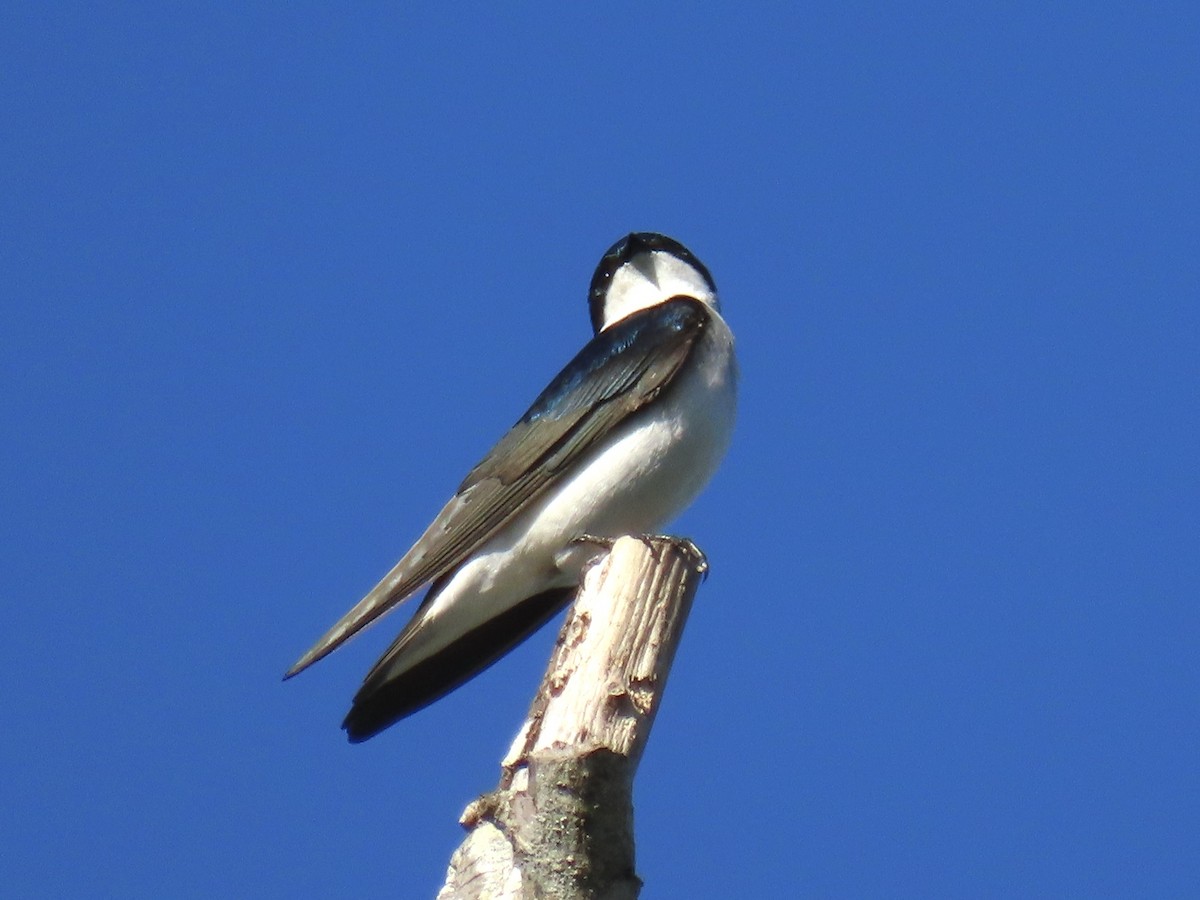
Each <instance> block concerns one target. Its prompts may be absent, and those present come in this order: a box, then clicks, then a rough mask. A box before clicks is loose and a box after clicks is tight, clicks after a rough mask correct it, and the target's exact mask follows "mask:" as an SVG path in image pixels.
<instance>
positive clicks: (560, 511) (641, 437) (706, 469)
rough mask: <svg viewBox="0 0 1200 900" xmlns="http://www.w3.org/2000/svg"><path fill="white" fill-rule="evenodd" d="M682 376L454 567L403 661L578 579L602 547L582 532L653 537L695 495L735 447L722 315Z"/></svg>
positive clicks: (733, 395)
mask: <svg viewBox="0 0 1200 900" xmlns="http://www.w3.org/2000/svg"><path fill="white" fill-rule="evenodd" d="M679 378H680V379H681V380H680V381H679V382H678V383H677V384H676V385H675V386H674V387H673V389H672V391H671V393H670V395H669V399H665V400H660V401H657V405H655V406H654V407H653V408H652V409H651V410H650V411H648V412H647V413H644V414H642V415H640V416H638V417H637V419H636V422H635V423H632V424H629V425H626V426H625V427H623V428H622V429H620V430H618V431H617V432H614V434H613V435H612V437H611V438H610V439H609V440H607V441H605V442H604V444H603V445H602V446H601V447H599V448H597V449H596V450H595V451H593V453H592V454H591V455H590V456H589V457H587V459H586V461H585V462H582V463H581V464H580V468H579V471H578V472H577V473H576V474H575V475H573V476H571V477H570V478H568V479H566V480H564V481H563V482H561V483H560V484H559V485H558V486H556V487H555V488H554V489H552V490H551V491H550V492H548V493H547V494H546V496H544V497H543V498H542V499H541V500H539V501H538V502H537V503H535V504H534V505H533V506H532V507H531V508H530V509H529V510H528V511H527V512H526V513H525V514H523V515H522V516H520V517H519V518H517V519H516V520H514V521H513V522H512V523H510V524H509V525H507V526H506V527H505V528H504V529H503V530H502V531H501V532H500V533H498V534H497V535H496V536H495V537H493V538H492V539H491V540H490V541H489V542H488V543H487V544H485V545H484V546H483V547H481V548H480V550H479V552H477V553H476V554H475V555H474V556H472V558H471V559H470V560H468V561H467V562H466V563H465V564H464V565H463V566H462V567H460V568H459V569H458V571H457V572H456V573H455V574H454V575H453V576H452V577H451V578H450V580H449V581H448V582H447V583H446V585H445V587H444V588H443V589H442V591H441V592H440V594H439V595H438V596H437V597H436V598H435V599H434V601H433V603H432V604H431V605H430V606H429V607H427V608H426V609H425V611H424V615H423V618H424V620H425V621H424V625H425V627H426V628H428V631H426V637H425V639H423V640H421V641H420V645H421V647H420V650H419V651H418V650H417V648H416V647H414V648H413V650H414V652H416V653H419V656H413V657H409V658H408V659H406V663H407V664H409V665H411V664H414V663H416V662H419V661H420V659H424V658H425V657H427V656H429V655H432V654H433V653H435V652H437V651H438V650H440V649H442V648H443V647H445V646H447V645H448V644H450V643H452V642H453V641H454V640H455V639H457V638H458V637H461V636H462V635H463V634H465V633H466V632H468V631H470V630H472V629H473V628H475V627H476V626H477V625H479V624H480V623H482V622H483V621H485V620H487V619H489V618H491V617H492V616H494V615H495V614H497V613H498V612H500V611H503V610H505V609H507V608H509V607H511V606H512V605H514V604H516V603H519V602H521V601H522V600H525V599H526V598H528V597H531V596H533V595H535V594H538V593H541V592H542V591H545V590H549V589H551V588H558V587H568V586H571V585H573V584H576V583H577V582H578V580H579V576H580V572H581V570H582V568H583V566H584V564H585V563H586V562H587V561H588V560H589V559H591V558H592V557H594V556H595V555H596V554H597V552H598V551H597V549H596V548H595V547H594V546H589V545H587V544H578V543H575V544H573V543H572V542H573V541H574V540H575V538H577V537H579V536H580V535H581V534H591V535H596V536H600V537H618V536H620V535H622V534H639V533H651V532H654V531H656V530H658V529H660V528H662V527H663V526H664V525H666V524H667V523H668V522H669V521H670V520H671V519H673V518H675V516H677V515H678V514H679V513H680V512H682V511H683V510H684V509H685V508H686V507H687V506H688V505H689V504H690V503H691V502H692V501H693V500H694V499H695V498H696V495H697V494H699V492H700V490H701V489H702V488H703V487H704V485H705V484H707V483H708V481H709V479H710V478H711V477H712V475H713V473H714V472H715V471H716V469H717V466H718V464H719V463H720V461H721V459H722V457H723V456H724V455H725V451H726V450H727V449H728V447H729V440H730V436H731V435H732V432H733V422H734V415H735V407H736V401H737V371H736V364H735V362H734V357H733V338H732V335H731V334H730V332H729V329H728V328H727V327H726V325H725V323H724V321H722V320H721V318H720V316H719V315H715V314H714V316H713V327H711V328H709V329H708V330H707V332H706V333H705V335H704V338H703V342H702V344H701V345H700V346H699V347H698V348H697V353H696V355H695V356H694V357H693V358H692V360H691V361H690V363H689V367H688V370H687V371H685V372H683V373H681V374H680V376H679ZM435 623H436V624H435ZM429 626H433V627H432V628H429ZM422 630H425V628H423V629H422Z"/></svg>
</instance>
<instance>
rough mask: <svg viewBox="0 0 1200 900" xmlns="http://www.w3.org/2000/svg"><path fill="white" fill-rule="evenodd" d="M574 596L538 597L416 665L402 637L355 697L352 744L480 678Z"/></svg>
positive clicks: (571, 591) (349, 728)
mask: <svg viewBox="0 0 1200 900" xmlns="http://www.w3.org/2000/svg"><path fill="white" fill-rule="evenodd" d="M574 595H575V588H574V587H569V588H555V589H554V590H550V591H545V592H543V593H541V594H536V595H534V596H533V597H530V598H529V599H528V600H524V601H522V602H521V603H519V604H517V605H516V606H514V607H513V608H512V609H510V610H507V611H506V612H504V613H503V614H501V615H499V616H496V617H495V618H492V619H489V620H488V621H486V622H484V623H483V624H482V625H480V626H479V627H478V628H476V629H475V630H474V631H469V632H467V633H466V634H464V635H463V636H462V637H460V638H459V639H458V640H456V641H455V642H454V643H452V644H450V645H449V646H447V647H445V648H444V649H442V650H439V651H438V652H437V653H435V654H433V655H432V656H430V657H428V658H426V659H423V660H421V661H420V662H419V663H417V664H416V665H406V664H405V662H404V656H405V654H404V652H403V651H404V647H405V645H406V644H405V642H404V641H403V638H404V637H405V636H404V635H402V636H401V639H398V640H397V642H396V643H395V644H393V645H392V647H391V648H390V649H389V650H388V652H387V653H385V654H384V655H383V657H382V658H381V659H380V660H379V662H377V663H376V664H375V667H374V668H373V669H372V670H371V672H370V674H368V675H367V678H366V681H364V682H363V686H362V687H361V688H360V689H359V691H358V693H357V694H355V695H354V703H353V705H352V706H351V708H350V712H349V713H348V714H347V716H346V720H345V721H344V722H342V728H344V729H346V732H347V735H348V736H349V738H350V742H351V743H352V744H358V743H361V742H362V741H365V740H367V739H368V738H371V737H374V736H375V735H377V734H379V732H381V731H383V730H384V729H385V728H387V727H388V726H389V725H394V724H395V723H396V722H399V721H400V720H401V719H403V718H405V717H406V716H410V715H412V714H413V713H415V712H417V711H418V710H421V709H424V708H425V707H426V706H428V705H429V704H430V703H433V702H434V701H435V700H438V699H440V698H442V697H444V696H445V695H446V694H448V693H450V692H451V691H452V690H454V689H455V688H457V687H459V686H460V685H462V684H463V683H464V682H466V681H469V680H470V679H472V678H474V677H475V676H476V675H478V674H479V673H480V672H482V671H483V670H484V669H486V668H487V667H488V666H490V665H491V664H492V663H494V662H496V660H498V659H500V657H502V656H503V655H504V654H506V653H507V652H508V651H509V650H511V649H513V648H514V647H515V646H517V644H519V643H521V642H522V641H523V640H525V639H526V638H527V637H529V636H530V635H531V634H533V633H534V632H535V631H537V630H538V629H539V628H541V627H542V626H543V625H544V624H546V622H547V621H549V619H550V618H551V617H552V616H553V615H554V614H555V613H556V612H558V611H559V610H560V609H562V608H563V607H564V606H566V605H567V604H568V603H569V602H570V601H571V598H572V597H574Z"/></svg>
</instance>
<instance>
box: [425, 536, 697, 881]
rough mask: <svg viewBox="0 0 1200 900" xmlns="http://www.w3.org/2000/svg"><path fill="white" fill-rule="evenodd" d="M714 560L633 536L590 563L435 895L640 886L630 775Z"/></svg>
mask: <svg viewBox="0 0 1200 900" xmlns="http://www.w3.org/2000/svg"><path fill="white" fill-rule="evenodd" d="M705 569H706V563H705V561H704V557H703V555H702V554H701V553H700V551H699V550H698V549H697V548H696V546H695V545H694V544H693V543H692V542H691V541H686V540H680V539H678V538H669V537H636V538H635V537H623V538H618V539H617V540H616V541H614V542H613V544H612V548H611V550H610V551H609V552H608V554H607V555H606V556H603V557H601V558H600V559H599V560H598V561H597V562H596V563H595V564H593V566H592V567H591V568H590V569H589V570H588V571H587V572H586V573H585V575H584V579H583V585H582V587H581V589H580V592H579V596H578V597H577V598H576V600H575V603H574V604H573V605H572V607H571V610H570V612H569V613H568V615H567V620H566V622H565V623H563V627H562V630H561V631H560V632H559V636H558V643H557V644H556V645H555V648H554V653H553V655H552V656H551V659H550V665H549V667H548V668H547V670H546V674H545V676H544V677H543V679H542V684H541V687H540V688H539V689H538V693H537V696H536V697H535V698H534V701H533V704H532V705H531V707H530V709H529V715H528V717H527V718H526V720H525V724H524V725H523V726H522V727H521V731H520V733H519V734H518V735H517V738H516V740H515V741H514V742H513V745H512V748H511V749H510V750H509V751H508V755H507V756H506V757H505V758H504V761H503V764H502V765H503V774H502V775H501V778H500V785H499V787H498V789H497V790H495V791H493V792H492V793H490V794H485V795H484V796H482V797H480V798H479V799H478V800H476V801H474V802H473V803H472V804H471V805H470V806H468V807H467V809H466V810H465V811H464V812H463V816H462V820H461V821H462V824H463V826H464V827H465V828H466V829H467V830H468V832H469V834H468V835H467V838H466V840H464V841H463V843H462V845H461V846H460V847H459V848H458V850H456V851H455V852H454V856H453V857H452V858H451V861H450V870H449V872H448V873H447V875H446V883H445V885H444V886H443V887H442V889H441V891H440V892H439V893H438V900H483V898H488V900H532V898H535V897H536V898H543V897H545V898H555V900H560V898H562V900H576V898H578V900H583V898H612V900H618V898H619V900H624V898H634V897H637V895H638V891H639V889H640V888H641V880H640V879H639V878H638V877H637V874H636V872H635V870H634V841H633V776H634V773H635V771H636V770H637V765H638V762H639V761H640V760H641V756H642V751H643V750H644V749H645V746H646V741H647V740H648V739H649V736H650V728H651V726H652V725H653V723H654V715H655V713H656V712H657V711H658V706H659V703H660V702H661V700H662V692H663V688H664V686H665V685H666V681H667V674H668V672H669V671H670V668H671V662H672V660H673V659H674V658H675V649H676V647H677V646H678V644H679V639H680V637H681V636H682V634H683V626H684V623H685V622H686V620H687V615H688V611H689V610H690V609H691V605H692V598H693V597H694V596H695V593H696V588H697V587H698V585H699V583H700V581H701V579H702V577H703V574H704V572H705Z"/></svg>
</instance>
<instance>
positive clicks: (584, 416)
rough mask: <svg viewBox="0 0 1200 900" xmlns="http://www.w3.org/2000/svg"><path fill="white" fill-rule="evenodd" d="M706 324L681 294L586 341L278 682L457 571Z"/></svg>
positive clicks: (625, 412) (655, 390)
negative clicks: (406, 546) (405, 547)
mask: <svg viewBox="0 0 1200 900" xmlns="http://www.w3.org/2000/svg"><path fill="white" fill-rule="evenodd" d="M710 321H711V320H710V318H709V315H708V311H707V308H706V307H705V306H704V304H703V303H701V302H700V301H699V300H696V299H694V298H692V297H685V296H679V297H675V298H673V299H671V300H668V301H667V302H666V303H661V304H659V305H657V306H653V307H650V308H649V309H644V310H640V311H638V312H636V313H634V314H632V315H630V316H628V317H627V318H625V319H622V320H621V321H620V322H617V323H616V324H614V325H611V326H610V327H608V328H606V329H605V330H604V331H601V332H600V333H599V334H597V335H596V336H595V337H594V338H592V340H591V341H589V342H588V344H587V346H585V347H584V348H583V350H581V351H580V352H579V354H578V355H577V356H576V357H575V358H574V359H573V360H571V362H570V363H568V364H567V367H566V368H565V369H563V370H562V371H561V372H559V373H558V375H557V376H556V377H555V378H554V380H553V381H551V382H550V384H549V385H548V386H547V387H546V389H545V390H544V391H542V393H541V394H540V395H539V396H538V398H537V400H535V401H534V403H533V406H531V407H530V408H529V410H528V411H527V412H526V413H525V415H523V416H522V417H521V419H520V420H519V421H518V422H517V423H516V424H515V425H514V426H513V427H512V429H511V430H510V431H509V432H508V434H506V435H505V436H504V437H503V438H502V439H501V440H500V442H499V443H498V444H496V446H495V447H493V448H492V450H491V452H489V453H488V455H487V456H485V457H484V459H483V461H482V462H480V463H479V465H477V466H476V467H475V468H474V469H472V470H471V473H470V474H469V475H468V476H467V478H466V480H465V481H464V482H463V483H462V485H461V486H460V487H459V489H458V491H457V492H456V493H455V495H454V497H453V498H451V500H450V502H449V503H447V504H446V506H445V507H444V508H443V509H442V511H441V512H440V513H438V515H437V518H435V519H434V520H433V524H431V525H430V526H429V528H428V529H426V531H425V533H424V534H423V535H421V537H420V539H419V540H418V541H417V542H416V544H414V545H413V547H412V549H411V550H409V551H408V553H406V554H405V556H404V558H403V559H401V560H400V562H398V563H396V565H395V567H394V568H393V569H392V570H391V571H390V572H388V574H387V575H386V576H384V578H383V580H382V581H380V582H379V584H377V585H376V586H375V587H374V589H373V590H372V591H371V592H370V593H369V594H367V596H366V597H364V598H363V599H362V600H361V601H359V603H358V604H357V605H356V606H355V607H354V608H353V609H351V610H350V611H349V612H348V613H346V615H344V616H343V617H342V618H341V619H340V620H339V621H338V622H337V624H336V625H334V626H333V627H332V628H331V629H329V631H328V632H326V634H325V635H324V637H322V638H321V639H320V640H319V641H317V643H316V644H315V645H313V647H312V649H311V650H309V651H308V652H307V653H305V654H304V656H302V657H300V659H299V660H298V661H297V662H296V664H295V665H293V666H292V668H291V669H289V670H288V672H287V674H286V675H285V676H284V677H285V678H290V677H291V676H292V675H295V674H296V673H298V672H300V671H302V670H303V669H306V668H307V667H308V666H310V665H312V664H313V663H314V662H316V661H317V660H319V659H321V658H322V657H324V656H326V655H327V654H329V653H331V652H332V651H333V650H335V649H337V647H339V646H340V645H341V644H342V643H343V642H345V641H346V640H347V639H348V638H350V637H351V636H352V635H354V634H356V633H357V632H358V631H360V630H361V629H362V628H364V627H365V626H367V625H369V624H370V623H371V622H373V621H374V620H375V619H377V618H379V616H381V615H383V614H384V613H385V612H387V611H388V610H389V609H391V608H392V607H393V606H395V605H396V604H397V603H399V602H400V601H401V600H403V599H405V598H406V597H407V596H408V595H409V594H411V593H413V592H414V591H415V590H417V589H418V588H419V587H421V585H423V584H426V583H427V582H430V581H433V580H434V579H436V578H440V577H441V576H442V575H444V574H446V572H448V571H450V570H451V569H453V568H455V567H457V566H459V565H461V564H462V563H463V562H464V561H465V560H466V559H467V558H468V557H469V556H470V555H471V554H472V553H474V552H475V551H476V550H478V549H479V547H480V546H481V545H482V544H484V543H485V542H486V541H487V540H488V539H489V538H491V537H492V535H494V534H495V533H496V532H497V531H499V530H500V528H502V527H503V526H504V525H505V524H507V523H508V522H510V521H511V520H512V519H513V518H515V517H516V516H518V515H519V514H520V513H521V512H523V511H524V510H525V509H526V508H528V506H529V504H530V503H531V502H533V501H534V500H535V499H537V498H538V497H539V496H540V495H541V494H542V493H543V492H544V491H545V490H546V489H547V488H549V487H550V486H551V485H553V484H554V483H555V482H556V481H557V480H558V479H559V478H561V477H562V476H563V475H564V474H565V473H566V472H567V471H569V470H570V468H571V466H572V464H573V463H575V462H576V461H577V460H578V459H579V458H580V457H581V456H582V455H584V454H585V453H587V452H588V450H590V449H591V448H592V447H594V446H595V445H596V443H597V442H598V441H600V440H601V439H602V438H603V437H604V436H605V435H607V434H609V433H610V432H611V431H612V430H613V429H614V428H616V427H617V426H618V425H619V424H620V423H622V422H623V421H625V420H626V419H627V418H629V417H630V416H631V415H633V414H635V413H636V412H637V411H638V410H640V409H641V408H642V407H644V406H645V405H646V404H648V403H650V402H651V401H652V400H654V399H655V398H656V397H657V396H658V395H659V394H661V393H662V392H663V391H664V390H666V389H667V388H668V387H669V386H670V385H671V383H672V382H673V381H674V379H675V376H676V375H677V374H678V373H679V371H680V369H681V368H682V367H683V365H684V363H685V362H686V361H687V359H688V356H689V355H690V354H691V352H692V349H693V347H695V345H696V342H697V341H698V340H699V338H700V336H701V334H703V332H704V329H705V328H706V327H707V325H708V323H709V322H710Z"/></svg>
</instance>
